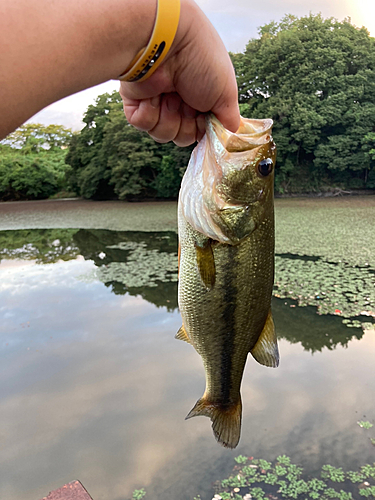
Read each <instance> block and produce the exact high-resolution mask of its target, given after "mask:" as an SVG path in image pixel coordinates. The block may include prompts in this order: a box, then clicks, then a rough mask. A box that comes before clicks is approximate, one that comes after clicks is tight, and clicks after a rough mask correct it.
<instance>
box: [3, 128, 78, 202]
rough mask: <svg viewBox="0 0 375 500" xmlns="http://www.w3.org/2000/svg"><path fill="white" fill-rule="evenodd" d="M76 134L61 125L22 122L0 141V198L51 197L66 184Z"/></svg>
mask: <svg viewBox="0 0 375 500" xmlns="http://www.w3.org/2000/svg"><path fill="white" fill-rule="evenodd" d="M72 136H73V133H72V131H71V130H70V129H67V128H65V127H62V126H60V125H48V126H43V125H40V124H37V123H29V124H25V125H22V126H21V127H20V128H18V129H17V130H16V131H15V132H13V133H12V134H10V135H8V137H7V138H6V139H4V140H3V141H1V143H0V200H14V199H34V198H48V197H49V196H51V195H53V194H55V193H56V192H58V191H59V190H61V189H63V188H64V187H65V172H66V169H67V166H66V164H65V155H66V153H67V144H68V142H69V141H70V140H71V138H72Z"/></svg>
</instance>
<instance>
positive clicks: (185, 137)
mask: <svg viewBox="0 0 375 500" xmlns="http://www.w3.org/2000/svg"><path fill="white" fill-rule="evenodd" d="M196 114H197V112H196V110H195V109H193V108H191V107H190V106H189V105H187V104H185V103H183V104H182V107H181V125H180V130H179V131H178V134H177V135H176V137H175V138H174V140H173V142H174V143H175V144H176V146H180V147H185V146H190V144H193V143H194V142H195V141H196V140H197V124H196V121H195V117H196Z"/></svg>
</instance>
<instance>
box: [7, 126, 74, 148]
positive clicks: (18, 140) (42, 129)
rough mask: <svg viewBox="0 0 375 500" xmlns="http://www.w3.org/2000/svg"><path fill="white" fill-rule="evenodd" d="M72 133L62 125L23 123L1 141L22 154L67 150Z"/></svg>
mask: <svg viewBox="0 0 375 500" xmlns="http://www.w3.org/2000/svg"><path fill="white" fill-rule="evenodd" d="M72 135H73V132H72V131H71V130H70V129H69V128H65V127H63V126H62V125H47V126H44V125H41V124H40V123H25V124H24V125H21V127H19V128H18V129H17V130H15V131H14V132H12V133H11V134H9V135H8V136H7V138H6V139H4V140H3V141H2V143H3V144H4V145H9V146H10V147H12V148H14V149H21V150H22V152H23V153H25V154H27V153H39V152H41V151H44V150H50V151H55V150H57V149H64V148H67V146H68V144H69V142H70V139H71V137H72Z"/></svg>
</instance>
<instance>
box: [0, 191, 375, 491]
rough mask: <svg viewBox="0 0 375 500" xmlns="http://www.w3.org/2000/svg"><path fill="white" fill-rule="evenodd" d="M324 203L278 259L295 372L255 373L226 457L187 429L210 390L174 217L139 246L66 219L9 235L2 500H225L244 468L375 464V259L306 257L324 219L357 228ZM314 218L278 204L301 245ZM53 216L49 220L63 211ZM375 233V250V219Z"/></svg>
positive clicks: (140, 235)
mask: <svg viewBox="0 0 375 500" xmlns="http://www.w3.org/2000/svg"><path fill="white" fill-rule="evenodd" d="M318 201H322V203H321V204H320V205H319V206H318V205H317V203H318ZM318 201H316V200H315V210H314V216H313V219H314V221H313V222H311V224H307V223H306V220H307V219H306V220H305V224H303V223H302V222H301V221H300V219H298V220H299V223H298V232H299V234H300V235H301V236H300V237H299V238H295V240H293V241H291V240H289V243H288V241H287V240H284V239H283V238H281V239H280V240H279V242H278V245H277V255H276V281H275V291H274V295H275V296H274V298H273V303H272V308H273V315H274V319H275V324H276V328H277V334H278V338H279V348H280V355H281V363H280V366H279V368H278V369H270V368H265V367H263V366H261V365H258V364H257V363H256V362H255V360H253V359H252V358H249V359H248V363H247V366H246V370H245V374H244V379H243V383H242V399H243V425H242V436H241V440H240V443H239V446H238V447H237V449H236V450H227V449H223V448H221V447H220V446H219V445H218V444H217V443H216V441H215V439H214V437H213V435H212V431H211V425H210V421H209V420H208V419H207V418H195V419H192V420H189V421H185V420H184V418H185V416H186V414H187V413H188V412H189V411H190V409H191V408H192V407H193V405H194V404H195V402H196V400H197V399H198V398H199V397H201V395H202V393H203V391H204V385H205V382H204V370H203V365H202V361H201V359H200V357H199V356H198V354H197V353H196V352H195V351H194V349H193V348H192V347H191V346H189V345H188V344H186V343H184V342H180V341H178V340H175V339H174V335H175V333H176V332H177V330H178V329H179V327H180V326H181V319H180V315H179V312H178V308H177V273H176V269H177V236H176V232H175V231H174V230H173V221H172V219H173V217H172V218H171V219H170V222H169V223H168V224H169V225H168V224H167V225H166V227H165V229H169V230H164V231H161V230H160V227H157V228H156V229H157V231H152V230H150V229H151V228H150V227H147V231H144V230H142V231H139V230H135V228H136V227H138V228H139V229H141V227H140V226H141V224H140V223H139V221H136V222H135V223H134V224H133V225H132V224H130V225H129V223H128V222H125V224H128V225H126V227H125V229H127V230H126V231H121V230H118V229H117V230H116V228H114V227H112V230H108V229H101V228H100V226H101V224H100V223H99V222H96V224H97V228H92V227H91V228H89V227H86V228H82V227H84V226H85V224H81V228H80V229H77V227H79V226H78V222H77V220H75V221H70V222H69V223H67V224H66V225H65V227H64V224H63V222H62V219H63V218H64V214H60V215H59V217H60V218H59V220H58V221H57V222H56V221H55V222H54V224H55V225H56V224H59V225H60V227H55V228H53V227H50V226H53V224H52V223H51V224H49V223H48V224H46V225H47V226H49V228H48V229H40V228H39V229H36V228H35V229H25V228H24V229H21V228H18V229H12V230H10V229H9V227H10V226H9V225H8V226H7V227H4V226H3V230H2V231H0V259H1V262H0V319H1V321H0V349H1V384H0V415H1V416H0V422H1V426H0V436H1V453H0V477H1V479H0V498H2V499H7V500H26V499H27V500H30V499H35V500H38V499H39V498H42V497H43V496H45V495H47V494H48V492H49V491H50V490H53V489H56V488H58V487H59V486H61V485H63V484H64V483H67V482H69V481H72V480H74V479H79V480H80V481H81V482H82V483H83V484H84V486H85V487H86V488H87V490H88V491H89V492H90V494H91V495H92V497H93V499H94V500H100V499H103V500H104V499H111V500H126V499H128V498H130V497H131V495H132V491H133V490H134V489H139V488H145V489H146V491H147V494H148V498H153V499H157V500H158V499H160V500H161V499H163V500H172V499H173V500H174V499H177V498H178V499H180V500H192V499H193V498H194V496H196V495H197V494H199V495H200V496H201V498H202V500H209V499H211V498H212V496H213V489H212V484H213V483H214V482H215V481H217V480H218V479H222V478H224V477H226V476H227V475H228V474H229V473H230V471H231V469H232V467H233V459H234V457H236V456H238V455H239V454H242V455H245V456H250V455H251V456H254V457H258V458H264V459H266V460H274V459H275V458H276V457H277V456H279V455H282V454H286V455H289V456H290V457H291V458H292V460H293V462H294V463H298V464H300V465H302V466H303V467H304V470H305V473H306V474H307V475H315V474H319V471H320V468H321V466H322V465H323V464H327V463H329V464H331V465H334V466H336V467H343V468H344V469H352V470H356V469H358V467H360V466H361V465H364V464H367V463H373V462H374V461H375V447H374V446H372V444H371V440H370V437H373V438H374V437H375V432H372V430H365V429H363V428H360V427H359V426H358V425H357V421H360V420H368V421H370V422H372V423H375V405H374V400H375V399H374V394H375V377H374V359H375V331H374V322H375V319H374V316H375V314H374V311H375V292H374V289H375V287H374V284H375V255H374V253H375V251H374V248H373V245H368V247H367V246H366V245H364V244H363V245H362V247H361V248H362V250H361V249H360V250H358V249H356V248H355V247H356V245H355V244H353V245H352V246H350V245H351V243H350V242H349V241H348V238H347V237H346V236H345V240H346V241H345V242H344V243H342V242H341V243H340V245H344V246H345V245H349V246H348V247H347V250H346V251H345V255H342V252H341V253H340V251H339V249H338V248H337V246H336V247H334V248H331V250H330V252H328V251H327V252H326V254H325V255H323V254H321V255H320V254H319V251H318V250H317V249H318V248H320V247H319V242H316V241H314V242H313V244H312V247H308V245H307V243H306V242H305V243H301V241H302V242H303V239H304V238H306V241H307V240H308V238H309V234H310V232H311V225H312V224H314V223H316V219H317V218H319V216H320V215H319V214H321V216H322V217H323V218H324V217H326V215H324V214H326V213H327V210H328V211H329V212H330V214H331V215H332V217H333V218H335V217H336V219H335V220H336V221H339V220H340V217H342V213H341V215H340V213H337V212H340V207H342V203H343V202H342V201H338V202H337V203H335V204H331V205H330V203H331V202H328V205H329V206H328V208H327V204H326V202H325V201H324V200H318ZM293 202H294V203H293ZM300 203H301V202H300V201H298V200H288V201H285V200H279V201H278V204H277V221H278V229H279V230H281V229H283V231H284V233H285V234H286V238H287V239H288V237H289V236H288V234H289V233H288V228H290V230H292V228H291V226H292V225H293V223H294V222H293V221H295V220H296V217H295V215H294V217H293V213H294V214H295V213H298V214H299V215H300V217H304V215H303V211H304V210H305V212H306V217H310V216H311V210H312V208H311V206H310V205H309V203H310V201H307V202H306V203H303V206H302V205H299V206H298V204H300ZM345 203H347V202H346V201H345ZM361 203H362V202H360V203H359V202H358V201H357V203H355V204H353V205H351V206H352V209H353V210H358V209H360V208H361V207H360V206H361ZM364 203H367V202H366V201H365V202H364ZM124 205H125V204H124ZM4 206H5V205H3V207H4ZM25 206H26V205H25ZM38 206H40V205H38ZM52 206H53V207H55V206H56V205H52ZM14 207H16V205H14ZM43 207H44V208H43V211H44V213H45V214H46V217H47V219H48V217H49V216H50V215H51V213H52V212H53V210H52V211H51V209H50V207H51V205H48V204H45V205H43ZM116 207H117V208H118V206H116ZM306 207H307V208H306ZM374 207H375V203H374V201H373V200H371V201H370V204H369V208H368V210H370V212H371V210H373V209H374ZM117 208H116V210H117ZM349 208H350V207H349ZM91 209H92V211H93V220H96V221H99V219H100V215H98V213H97V218H95V214H94V212H95V207H94V208H93V206H91ZM174 209H175V206H174V205H172V208H171V212H170V213H172V210H174ZM1 210H2V207H0V212H1ZM6 210H7V217H8V220H11V212H12V210H10V209H9V205H7V208H6ZM22 210H26V209H25V208H22ZM131 210H133V211H134V206H131ZM319 210H320V211H321V212H319ZM348 210H349V209H347V210H345V214H346V215H347V213H348ZM16 211H17V210H16ZM31 211H32V212H33V213H34V215H35V205H33V206H32V210H31ZM100 211H101V212H102V208H101V209H100ZM120 211H121V210H120ZM353 213H354V212H353ZM366 213H367V212H366ZM371 213H373V212H371ZM357 215H358V214H357ZM123 216H124V219H125V221H126V220H127V221H129V219H127V218H126V214H125V213H124V214H123ZM3 220H4V219H3ZM168 220H169V219H168ZM351 220H352V219H351ZM74 223H75V224H77V226H76V228H74V227H69V226H71V225H72V224H74ZM122 223H123V222H121V221H119V222H118V227H122V226H121V224H122ZM39 224H41V223H39ZM337 224H339V222H337ZM352 224H353V227H354V226H355V227H357V226H358V224H359V222H358V220H357V219H356V216H354V219H353V220H352ZM87 225H91V226H94V225H95V224H94V223H92V222H90V223H88V224H87ZM105 225H106V224H105V223H103V226H105ZM134 226H135V227H134ZM347 226H348V221H347V220H346V221H345V224H344V225H343V232H344V233H345V231H346V229H347ZM17 227H19V226H17ZM98 227H99V228H98ZM319 227H320V226H319ZM367 228H368V232H367V235H365V236H363V235H362V236H361V237H364V241H367V240H368V239H371V238H373V234H374V229H375V227H374V219H372V222H371V219H368V220H367ZM142 229H144V228H142ZM353 231H354V230H353ZM317 232H318V229H317ZM358 237H359V236H358ZM366 238H367V240H366ZM324 241H325V242H326V239H325V240H324ZM357 241H358V240H357ZM301 244H302V245H303V248H300V247H299V246H298V245H301ZM325 244H326V243H325ZM314 245H315V247H314ZM338 255H342V258H340V259H339V258H338V257H337V256H338ZM346 257H347V258H346ZM317 312H318V314H317Z"/></svg>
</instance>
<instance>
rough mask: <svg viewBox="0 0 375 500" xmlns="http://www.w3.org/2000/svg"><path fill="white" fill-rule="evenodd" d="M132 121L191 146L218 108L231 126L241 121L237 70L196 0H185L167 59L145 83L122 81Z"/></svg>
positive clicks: (153, 133) (160, 137) (163, 138)
mask: <svg viewBox="0 0 375 500" xmlns="http://www.w3.org/2000/svg"><path fill="white" fill-rule="evenodd" d="M120 94H121V97H122V99H123V102H124V111H125V115H126V118H127V120H128V122H129V123H130V124H131V125H134V126H135V127H136V128H138V129H139V130H144V131H146V132H148V133H149V134H150V136H151V137H153V138H154V139H155V140H156V141H158V142H169V141H173V142H174V143H175V144H177V146H188V145H189V144H192V143H193V142H195V141H196V140H198V141H199V140H200V139H201V138H202V137H203V135H204V132H205V119H204V114H203V113H206V112H208V111H212V112H213V113H214V114H215V115H216V117H217V118H218V119H219V120H220V121H221V123H222V124H223V125H224V127H226V128H227V129H229V130H231V131H232V132H235V131H236V130H237V129H238V127H239V123H240V114H239V109H238V93H237V83H236V77H235V74H234V69H233V66H232V63H231V60H230V58H229V55H228V53H227V50H226V49H225V46H224V44H223V42H222V40H221V39H220V37H219V35H218V33H217V32H216V30H215V28H214V27H213V26H212V24H211V23H210V22H209V20H208V19H207V18H206V16H205V15H204V14H203V12H202V11H201V10H200V8H199V7H198V6H197V4H196V3H195V2H194V1H193V0H181V15H180V23H179V27H178V30H177V33H176V37H175V40H174V42H173V45H172V47H171V49H170V52H169V53H168V55H167V56H166V58H165V60H164V61H163V63H162V64H161V65H160V67H159V68H158V69H157V70H156V71H155V73H154V74H153V75H152V76H151V77H150V78H149V79H147V80H145V81H144V82H140V83H139V82H138V83H137V82H135V83H129V82H121V87H120Z"/></svg>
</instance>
